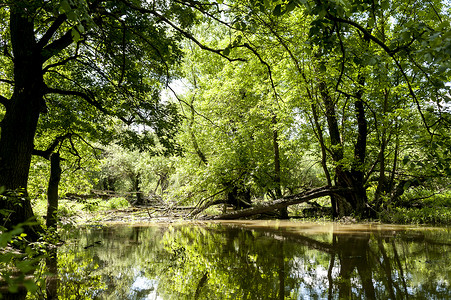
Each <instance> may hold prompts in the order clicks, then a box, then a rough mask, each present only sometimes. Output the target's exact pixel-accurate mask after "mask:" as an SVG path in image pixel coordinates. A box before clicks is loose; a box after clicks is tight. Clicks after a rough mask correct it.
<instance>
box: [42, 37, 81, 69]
mask: <svg viewBox="0 0 451 300" xmlns="http://www.w3.org/2000/svg"><path fill="white" fill-rule="evenodd" d="M73 42H74V40H73V38H72V30H69V31H67V32H66V34H64V35H63V36H62V37H60V38H59V39H57V40H55V41H53V42H52V43H50V44H49V45H47V46H45V47H44V48H42V59H43V62H45V61H47V60H48V59H50V58H51V57H53V56H55V55H56V54H58V53H60V52H61V51H63V50H64V49H66V48H67V47H69V46H70V45H71V44H72V43H73Z"/></svg>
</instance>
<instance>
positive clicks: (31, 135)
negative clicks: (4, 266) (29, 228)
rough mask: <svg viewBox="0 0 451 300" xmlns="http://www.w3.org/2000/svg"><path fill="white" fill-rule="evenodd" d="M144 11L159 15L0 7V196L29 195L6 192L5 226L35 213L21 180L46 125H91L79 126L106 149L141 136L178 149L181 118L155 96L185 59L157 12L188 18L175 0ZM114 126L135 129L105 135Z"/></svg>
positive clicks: (98, 4) (58, 6) (124, 5)
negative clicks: (42, 124) (38, 134)
mask: <svg viewBox="0 0 451 300" xmlns="http://www.w3.org/2000/svg"><path fill="white" fill-rule="evenodd" d="M142 5H143V7H147V6H148V7H151V6H152V11H153V12H155V13H154V14H150V13H149V14H142V13H141V12H139V11H137V10H136V9H135V8H133V3H131V2H130V3H128V2H126V1H67V0H63V1H56V0H52V1H30V0H25V1H2V2H1V4H0V14H1V15H2V16H3V17H2V21H1V22H2V27H1V40H2V47H3V51H2V54H1V55H2V56H1V60H2V62H3V63H4V66H3V67H2V72H1V79H0V81H1V83H2V89H1V92H2V96H1V97H0V103H1V104H2V105H3V108H4V115H3V119H2V123H1V137H0V157H1V160H0V186H1V187H2V189H3V191H4V192H3V194H4V195H9V194H11V193H13V192H14V191H17V190H19V189H20V190H21V191H22V192H21V193H22V195H23V196H25V197H19V198H18V199H22V200H20V203H19V204H17V203H16V204H14V203H13V201H9V200H8V199H11V197H6V196H2V200H1V202H0V209H1V210H2V211H5V210H6V211H7V212H8V215H7V217H5V216H2V218H1V223H2V224H5V225H6V226H7V227H10V226H11V225H13V224H18V223H21V222H24V221H26V220H28V219H29V218H32V217H33V212H32V209H31V205H30V201H29V200H28V199H27V198H26V195H27V181H28V175H29V169H30V162H31V156H32V153H33V151H34V144H35V134H36V132H37V129H38V127H39V126H40V125H39V124H40V122H42V121H44V122H45V120H46V119H48V120H53V121H54V120H58V119H59V118H63V119H64V120H65V121H66V122H65V123H63V124H64V125H63V126H64V127H63V128H64V129H65V130H67V131H70V130H71V129H72V128H73V126H75V127H77V123H78V125H81V124H80V123H85V124H86V123H89V127H88V128H87V129H88V130H86V129H84V128H83V130H84V131H85V132H86V131H88V132H90V133H91V134H92V135H94V136H95V138H97V139H98V140H103V141H104V142H107V143H108V142H109V141H111V140H116V141H117V140H119V142H120V143H121V144H123V145H130V144H132V143H134V142H136V141H137V138H138V137H142V138H141V141H142V143H141V145H147V144H152V143H154V142H153V140H154V137H155V136H158V137H159V138H160V143H161V144H162V145H163V147H164V151H173V150H174V143H172V142H171V141H172V140H171V139H172V136H173V130H174V127H173V126H172V125H173V124H175V123H176V122H177V116H176V114H175V108H174V107H173V106H171V105H169V104H162V103H161V102H159V90H160V88H161V87H162V86H163V85H164V84H165V83H166V82H167V81H168V80H169V78H170V77H171V76H172V75H173V72H172V71H171V69H170V66H171V65H172V64H174V63H175V62H177V61H178V60H179V58H180V56H181V52H180V50H179V47H178V42H179V40H180V39H181V34H180V33H177V32H175V30H171V28H169V27H168V25H166V24H165V23H164V22H163V21H162V18H161V15H159V14H158V13H157V11H158V12H159V13H161V14H164V15H165V16H168V17H173V18H177V19H178V24H180V25H179V26H180V28H183V27H186V26H189V25H190V24H191V23H192V21H193V17H194V15H193V13H192V11H191V9H190V8H186V7H183V6H181V5H179V4H177V3H175V2H170V3H165V2H158V3H154V4H152V5H151V4H142ZM118 120H121V121H122V122H125V123H126V124H128V125H129V126H132V125H134V124H135V125H134V126H135V127H130V128H129V130H127V131H125V132H121V133H120V134H117V135H116V136H115V135H111V134H105V133H106V132H105V129H107V128H111V125H112V124H114V123H115V122H117V121H118ZM86 121H88V122H86ZM136 125H139V126H141V127H140V128H142V129H143V130H141V131H143V133H140V134H138V132H137V130H136V128H137V127H136ZM80 127H81V126H80ZM80 127H78V128H80ZM111 132H112V131H111V130H109V131H108V133H111ZM150 132H153V133H152V134H149V133H150ZM113 133H114V132H113ZM16 198H17V197H16ZM16 202H17V201H16Z"/></svg>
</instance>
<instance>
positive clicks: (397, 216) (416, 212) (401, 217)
mask: <svg viewBox="0 0 451 300" xmlns="http://www.w3.org/2000/svg"><path fill="white" fill-rule="evenodd" d="M382 215H383V217H382V221H383V222H389V223H397V224H436V225H449V224H451V207H440V208H439V207H424V208H420V209H418V208H399V207H398V208H395V209H393V210H392V211H391V212H390V213H384V214H382Z"/></svg>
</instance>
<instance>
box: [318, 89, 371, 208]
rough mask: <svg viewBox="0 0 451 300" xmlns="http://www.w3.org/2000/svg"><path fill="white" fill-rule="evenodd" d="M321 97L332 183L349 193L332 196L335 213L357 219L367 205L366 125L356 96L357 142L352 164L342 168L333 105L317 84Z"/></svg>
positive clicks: (327, 92) (340, 146)
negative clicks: (352, 215) (324, 115)
mask: <svg viewBox="0 0 451 300" xmlns="http://www.w3.org/2000/svg"><path fill="white" fill-rule="evenodd" d="M318 88H319V91H320V94H321V98H322V100H323V103H324V106H325V109H326V119H327V124H328V128H329V136H330V143H331V155H332V159H333V161H334V162H335V164H336V167H335V181H336V182H335V184H336V186H337V187H340V188H350V189H351V191H349V192H344V193H342V194H340V195H335V196H334V197H335V200H336V207H337V214H338V216H339V217H342V216H349V215H351V214H354V215H357V216H361V215H363V214H364V210H365V205H366V203H367V197H366V190H365V187H364V176H363V171H362V166H363V163H364V160H365V155H366V138H367V124H366V119H365V111H364V107H363V101H361V95H360V97H359V96H358V97H357V100H356V102H355V113H356V119H357V126H358V132H357V141H356V145H355V148H354V163H353V164H352V166H351V167H350V168H346V167H345V166H343V165H342V160H343V144H342V141H341V134H340V131H339V126H338V121H337V116H336V112H335V103H334V101H333V100H332V98H331V97H330V94H329V91H328V90H327V85H326V83H325V82H324V81H320V83H319V85H318Z"/></svg>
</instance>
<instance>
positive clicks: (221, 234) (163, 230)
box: [57, 221, 451, 299]
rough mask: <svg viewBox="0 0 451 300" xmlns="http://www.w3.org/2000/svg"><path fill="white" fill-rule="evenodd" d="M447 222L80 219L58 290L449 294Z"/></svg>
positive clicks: (176, 295) (62, 254)
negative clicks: (106, 222)
mask: <svg viewBox="0 0 451 300" xmlns="http://www.w3.org/2000/svg"><path fill="white" fill-rule="evenodd" d="M450 249H451V231H450V228H449V227H448V228H431V227H413V226H393V225H377V224H366V225H343V224H341V225H340V224H333V223H325V224H319V223H301V222H281V221H245V222H243V221H240V222H226V223H225V222H223V223H219V222H209V223H203V222H202V223H180V224H154V225H151V226H149V225H147V226H108V227H104V226H88V227H82V228H77V229H76V230H74V231H73V232H72V233H71V234H70V237H68V240H67V243H66V245H64V246H63V247H61V248H60V249H59V250H58V273H59V276H58V278H59V282H58V287H57V293H58V295H59V298H60V299H73V297H74V295H75V296H76V299H451V291H450V282H449V278H451V276H450V275H451V268H450V265H451V254H450Z"/></svg>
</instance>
